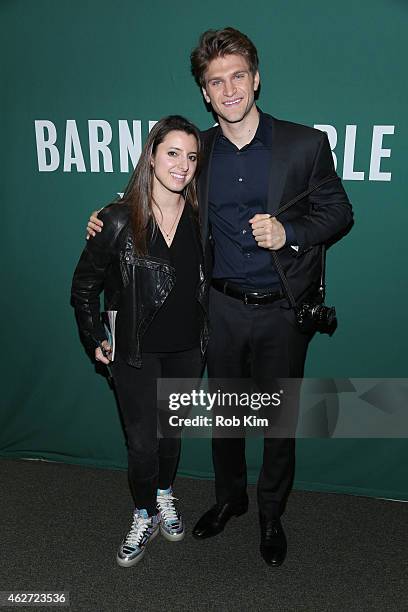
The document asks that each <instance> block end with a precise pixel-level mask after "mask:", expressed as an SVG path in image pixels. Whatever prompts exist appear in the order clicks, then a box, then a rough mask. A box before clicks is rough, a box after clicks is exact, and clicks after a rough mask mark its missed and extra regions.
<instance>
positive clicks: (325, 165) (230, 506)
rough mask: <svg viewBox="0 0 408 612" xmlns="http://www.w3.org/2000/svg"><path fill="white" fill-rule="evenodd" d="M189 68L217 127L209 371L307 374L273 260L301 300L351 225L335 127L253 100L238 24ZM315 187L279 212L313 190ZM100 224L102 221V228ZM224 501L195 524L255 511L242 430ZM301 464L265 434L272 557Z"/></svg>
mask: <svg viewBox="0 0 408 612" xmlns="http://www.w3.org/2000/svg"><path fill="white" fill-rule="evenodd" d="M191 66H192V73H193V75H194V77H195V79H196V81H197V83H198V84H199V86H200V87H201V90H202V93H203V96H204V99H205V101H206V102H207V103H208V104H209V105H211V108H212V110H213V112H214V113H215V115H216V116H217V119H218V123H219V126H218V127H216V128H211V129H210V130H208V131H206V132H204V133H203V134H202V141H203V153H204V160H203V164H202V170H201V175H200V207H201V224H202V234H203V241H204V243H206V242H207V241H208V239H209V240H210V243H211V247H212V250H213V258H214V259H213V261H214V265H213V272H212V287H211V290H210V342H209V348H208V356H207V365H208V375H209V378H210V379H211V378H218V379H219V378H223V379H239V378H247V377H250V378H252V380H253V381H254V383H255V384H256V385H258V387H261V388H266V387H267V382H266V381H268V379H269V380H270V379H271V378H272V377H273V378H274V379H276V378H301V377H302V376H303V370H304V363H305V358H306V351H307V347H308V344H309V341H310V338H311V335H310V334H305V333H302V332H301V331H300V329H299V328H298V327H297V325H296V321H295V314H294V311H293V308H292V309H290V308H288V306H289V304H288V300H287V294H286V293H285V292H284V291H283V287H282V284H281V280H280V276H279V275H278V273H277V270H276V268H275V266H274V264H273V259H272V251H275V252H276V253H277V254H278V257H279V261H280V264H281V266H282V269H283V271H284V273H285V275H286V277H287V279H288V283H289V286H290V289H291V292H292V293H293V295H294V298H295V299H296V300H297V301H298V302H299V303H301V302H302V301H303V300H304V298H305V296H308V295H309V294H310V293H311V291H312V290H314V289H315V288H316V286H317V285H318V282H319V279H320V271H321V249H320V246H321V245H323V244H325V243H327V242H328V241H333V240H334V239H336V237H338V236H339V235H340V234H341V233H344V232H345V231H346V229H347V228H348V227H349V226H350V225H351V223H352V212H351V206H350V204H349V201H348V198H347V196H346V193H345V191H344V189H343V187H342V185H341V181H340V179H339V178H338V177H337V176H336V175H335V171H334V167H333V159H332V154H331V150H330V147H329V143H328V140H327V137H326V135H325V134H324V133H323V132H320V131H318V130H315V129H312V128H309V127H306V126H302V125H298V124H294V123H289V122H285V121H280V120H277V119H275V118H273V117H271V116H269V115H266V114H264V113H262V112H261V111H260V110H259V109H258V108H257V106H256V104H255V95H256V92H257V91H258V89H259V84H260V76H259V71H258V56H257V51H256V48H255V47H254V45H253V43H252V42H251V41H250V40H249V39H248V38H247V37H246V36H245V35H244V34H242V33H241V32H239V31H237V30H234V29H233V28H225V29H222V30H218V31H214V30H210V31H208V32H205V33H204V34H203V35H202V36H201V38H200V41H199V44H198V46H197V48H196V49H194V50H193V52H192V54H191ZM326 178H332V179H333V180H331V181H330V182H325V183H324V184H322V186H321V187H319V188H317V189H316V190H315V191H314V192H313V194H311V195H310V196H309V197H307V198H304V199H303V200H300V201H299V202H298V203H297V204H296V205H295V206H293V207H292V208H289V209H288V210H287V211H286V212H283V213H282V214H281V215H279V220H278V219H277V218H276V217H275V216H274V213H276V211H277V209H278V208H279V207H280V206H281V205H282V204H284V203H286V202H287V201H289V200H291V199H292V198H294V197H295V196H297V195H298V194H300V193H302V192H304V191H306V190H307V189H308V188H312V187H315V186H317V185H318V184H319V183H320V182H322V183H323V181H324V179H326ZM91 227H92V228H93V229H95V226H92V225H91ZM212 448H213V463H214V473H215V491H216V504H215V505H214V506H213V507H212V508H211V509H210V510H209V511H208V512H206V513H205V514H204V515H203V516H202V517H201V519H200V520H199V521H198V523H197V524H196V526H195V528H194V530H193V535H194V536H195V537H196V538H198V539H204V538H209V537H212V536H215V535H217V534H218V533H220V532H221V531H222V530H223V529H224V527H225V525H226V524H227V522H228V521H229V519H230V518H231V517H233V516H239V515H241V514H243V513H245V512H246V511H247V508H248V497H247V491H246V479H247V475H246V463H245V438H243V437H241V438H236V437H230V438H227V437H224V438H218V437H214V438H213V443H212ZM294 467H295V441H294V437H280V438H276V437H275V438H273V437H265V439H264V455H263V463H262V467H261V471H260V476H259V480H258V506H259V517H260V527H261V545H260V551H261V555H262V557H263V559H264V560H265V562H266V563H267V564H268V565H270V566H279V565H281V564H282V563H283V561H284V560H285V557H286V549H287V543H286V536H285V533H284V531H283V527H282V524H281V520H280V517H281V515H282V514H283V512H284V509H285V505H286V501H287V498H288V495H289V493H290V490H291V487H292V482H293V476H294Z"/></svg>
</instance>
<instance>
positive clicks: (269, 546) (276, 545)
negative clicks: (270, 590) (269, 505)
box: [260, 517, 287, 567]
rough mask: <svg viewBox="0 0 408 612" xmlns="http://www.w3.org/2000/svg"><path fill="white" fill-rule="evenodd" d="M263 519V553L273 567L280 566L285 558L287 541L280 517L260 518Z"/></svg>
mask: <svg viewBox="0 0 408 612" xmlns="http://www.w3.org/2000/svg"><path fill="white" fill-rule="evenodd" d="M260 521H261V546H260V550H261V555H262V557H263V559H264V561H265V562H266V563H267V564H268V565H271V566H272V567H279V565H282V563H283V562H284V560H285V557H286V550H287V542H286V536H285V532H284V531H283V527H282V524H281V522H280V519H274V520H271V519H266V518H264V517H261V518H260Z"/></svg>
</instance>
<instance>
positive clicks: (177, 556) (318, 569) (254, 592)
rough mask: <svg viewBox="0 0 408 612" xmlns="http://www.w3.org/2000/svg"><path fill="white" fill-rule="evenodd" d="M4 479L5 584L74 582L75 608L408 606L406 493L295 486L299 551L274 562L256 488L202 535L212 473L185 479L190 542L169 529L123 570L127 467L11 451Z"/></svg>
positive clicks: (293, 520) (293, 545)
mask: <svg viewBox="0 0 408 612" xmlns="http://www.w3.org/2000/svg"><path fill="white" fill-rule="evenodd" d="M0 486H1V498H0V516H1V536H0V542H1V547H0V562H1V563H0V590H2V591H11V590H15V589H17V590H19V591H22V590H26V591H27V590H28V591H30V592H33V591H69V592H70V601H71V607H70V609H71V610H81V611H82V610H84V611H86V612H93V611H95V612H105V611H106V612H114V611H118V612H122V611H123V612H125V611H129V612H130V611H135V610H141V611H143V612H150V611H153V612H154V611H158V612H159V611H160V612H166V611H167V610H171V611H173V610H177V611H178V610H186V611H187V610H188V611H201V610H217V611H224V610H225V611H229V610H231V611H232V610H234V611H235V610H238V611H246V610H248V611H258V610H278V611H289V610H290V611H293V610H296V611H298V610H301V611H306V610H307V611H310V612H317V611H325V612H326V611H330V610H339V611H340V610H341V611H349V610H356V611H357V610H359V611H363V612H365V611H368V610H379V611H387V610H390V611H393V612H396V611H399V610H401V611H404V612H405V611H406V610H408V580H407V557H408V553H407V550H408V548H407V544H408V538H407V516H408V515H407V511H408V506H407V505H406V504H403V503H398V502H390V501H383V500H376V499H368V498H361V497H353V496H346V495H337V494H323V493H304V492H296V491H295V492H293V494H292V495H291V498H290V501H289V504H288V508H287V511H286V514H285V517H284V525H285V528H286V531H287V535H288V541H289V550H288V558H287V561H286V563H285V565H284V566H282V567H281V568H278V569H272V568H269V567H268V566H266V565H265V564H264V562H263V561H262V559H261V557H260V555H259V551H258V545H259V533H258V523H257V510H256V503H255V488H254V487H250V490H249V495H250V502H251V504H250V510H249V512H248V514H246V515H245V516H242V517H240V518H239V519H233V520H232V521H230V523H229V524H228V525H227V528H226V529H225V531H224V532H223V533H222V534H220V535H219V536H217V537H216V538H213V539H210V540H206V541H203V542H199V541H196V540H194V539H193V538H192V537H191V535H190V533H191V528H192V526H193V524H194V521H195V520H196V519H197V518H198V517H199V515H200V513H201V512H202V511H203V510H205V509H207V507H208V506H209V505H211V504H212V482H209V481H203V480H192V479H186V478H180V479H179V480H178V481H177V486H176V494H177V495H178V496H179V497H180V498H181V507H182V509H183V513H184V517H185V520H186V522H187V525H188V534H187V536H186V538H185V540H184V541H182V542H179V543H170V542H167V541H166V540H164V539H163V538H162V537H158V538H156V539H155V540H154V541H153V542H152V543H151V545H149V547H148V549H147V552H146V555H145V558H144V559H143V560H142V561H141V562H140V563H139V564H137V565H136V566H134V567H132V568H127V569H123V568H120V567H119V566H118V565H117V564H116V561H115V555H116V549H117V546H118V545H119V543H120V541H121V539H122V537H123V535H124V533H125V532H126V530H127V528H128V526H129V524H130V519H131V503H130V496H129V494H128V492H127V477H126V474H125V473H124V472H120V471H112V470H100V469H90V468H85V467H80V466H71V465H66V464H57V463H44V462H38V461H17V460H16V461H13V460H5V459H0ZM2 609H4V610H6V609H10V610H11V609H13V608H2ZM27 609H28V608H27ZM31 609H32V610H34V609H38V610H47V609H51V608H45V607H44V608H31ZM53 609H55V608H53ZM56 609H61V610H64V609H65V610H67V609H68V608H56Z"/></svg>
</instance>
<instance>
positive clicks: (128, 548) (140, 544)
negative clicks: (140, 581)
mask: <svg viewBox="0 0 408 612" xmlns="http://www.w3.org/2000/svg"><path fill="white" fill-rule="evenodd" d="M159 523H160V515H159V514H157V515H155V516H149V515H148V514H147V511H146V510H138V509H137V508H136V509H135V512H134V515H133V523H132V526H131V528H130V530H129V532H128V534H127V535H126V537H125V539H124V540H123V541H122V543H121V545H120V546H119V550H118V554H117V556H116V561H117V562H118V563H119V565H120V566H121V567H130V566H131V565H134V564H135V563H137V562H138V561H140V560H141V559H142V558H143V556H144V554H145V550H146V545H147V543H148V542H149V540H152V539H153V538H154V537H156V536H157V534H158V533H159Z"/></svg>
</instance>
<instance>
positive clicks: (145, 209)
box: [122, 115, 200, 256]
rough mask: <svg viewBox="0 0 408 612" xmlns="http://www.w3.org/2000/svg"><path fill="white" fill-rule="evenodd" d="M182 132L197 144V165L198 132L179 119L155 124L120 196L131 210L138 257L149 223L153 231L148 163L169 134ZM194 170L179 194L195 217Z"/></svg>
mask: <svg viewBox="0 0 408 612" xmlns="http://www.w3.org/2000/svg"><path fill="white" fill-rule="evenodd" d="M173 131H177V132H185V133H186V134H189V135H192V136H194V137H195V138H196V140H197V153H198V158H197V159H198V162H199V154H200V132H199V131H198V129H197V128H196V126H195V125H194V124H193V123H190V121H188V120H187V119H185V118H184V117H181V116H179V115H170V116H169V117H164V118H163V119H161V120H160V121H158V122H157V123H156V124H155V125H154V126H153V128H152V129H151V131H150V134H149V136H148V138H147V141H146V144H145V146H144V147H143V151H142V153H141V155H140V159H139V161H138V163H137V166H136V168H135V169H134V171H133V174H132V176H131V177H130V181H129V183H128V185H127V187H126V189H125V192H124V194H123V198H122V202H125V203H127V204H129V205H130V207H131V225H132V229H133V235H134V242H135V250H136V253H137V254H138V255H140V256H143V255H146V254H147V231H148V226H149V222H150V221H151V226H152V232H153V233H154V232H155V231H157V223H156V220H155V217H154V214H153V167H152V164H151V159H152V157H153V156H154V154H155V152H156V149H157V147H158V146H159V144H160V143H161V142H163V140H164V139H165V137H166V136H167V134H168V133H169V132H173ZM197 172H198V164H197V170H196V172H195V175H194V177H193V179H192V180H191V182H190V183H189V184H188V185H187V187H186V188H185V190H184V192H183V196H184V199H185V201H186V203H187V204H188V205H190V206H192V207H193V209H194V210H195V211H196V212H197V213H198V199H197V179H196V177H197Z"/></svg>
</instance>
